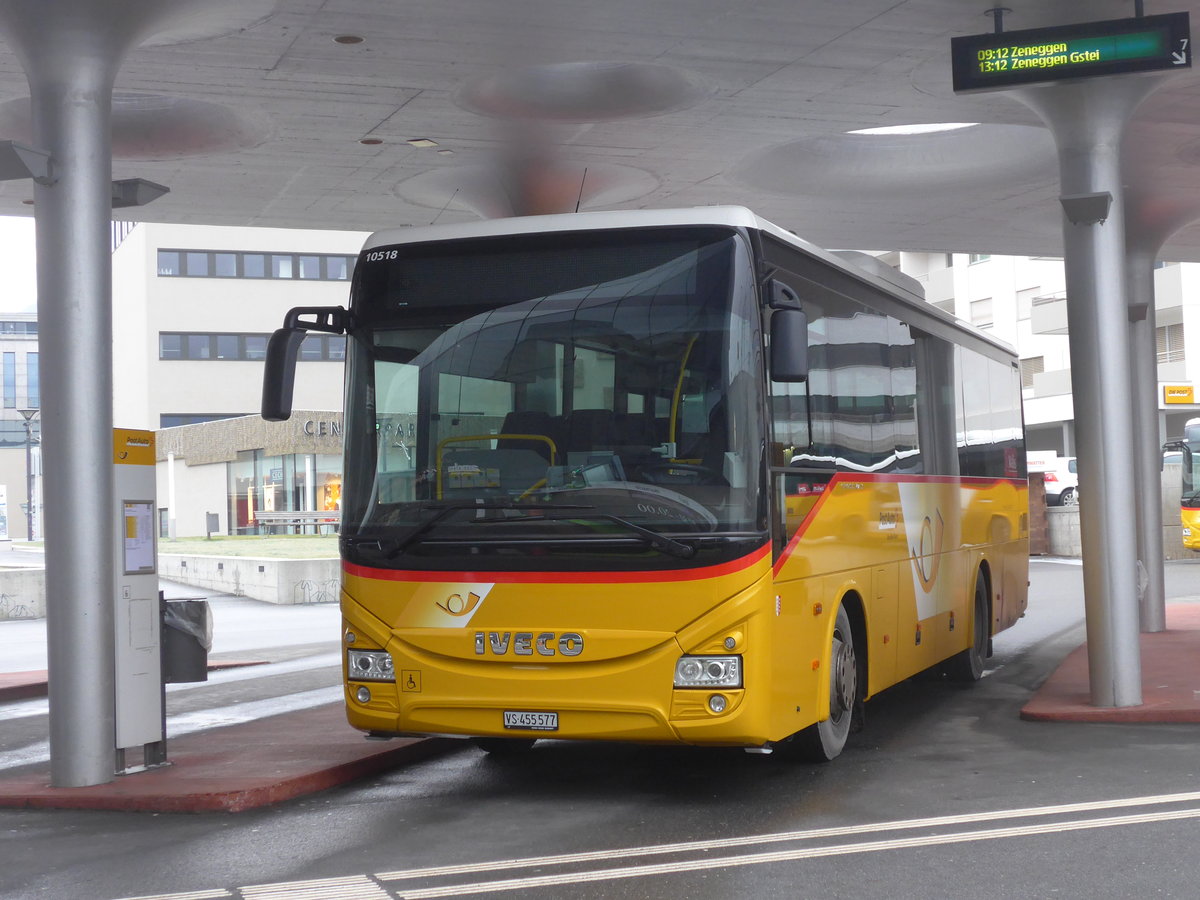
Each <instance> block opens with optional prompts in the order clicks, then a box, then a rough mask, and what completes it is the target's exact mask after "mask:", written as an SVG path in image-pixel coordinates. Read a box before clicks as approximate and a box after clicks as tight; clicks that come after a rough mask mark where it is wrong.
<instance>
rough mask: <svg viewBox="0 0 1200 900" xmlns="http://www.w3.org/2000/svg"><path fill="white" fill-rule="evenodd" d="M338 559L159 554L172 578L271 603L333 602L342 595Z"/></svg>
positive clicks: (161, 564)
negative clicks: (340, 593) (340, 592)
mask: <svg viewBox="0 0 1200 900" xmlns="http://www.w3.org/2000/svg"><path fill="white" fill-rule="evenodd" d="M340 571H341V562H340V560H337V559H254V558H252V557H246V556H176V555H170V554H159V557H158V574H159V575H160V576H161V577H163V578H165V579H167V580H168V581H176V582H179V583H180V584H188V585H192V586H194V587H199V588H205V589H207V590H210V591H219V592H220V593H223V594H233V595H235V596H238V597H249V598H251V599H253V600H263V601H265V602H267V603H280V604H292V603H329V602H333V601H336V600H337V599H338V597H339V584H340Z"/></svg>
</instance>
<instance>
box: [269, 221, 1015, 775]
mask: <svg viewBox="0 0 1200 900" xmlns="http://www.w3.org/2000/svg"><path fill="white" fill-rule="evenodd" d="M866 262H867V263H868V264H870V263H872V262H873V261H872V260H870V259H868V260H866ZM875 268H876V269H877V271H875V272H871V271H868V270H867V269H866V268H862V267H860V266H859V265H858V264H857V263H855V262H852V261H850V260H849V259H848V257H847V256H846V255H838V254H833V253H828V252H825V251H823V250H820V249H818V248H816V247H814V246H812V245H811V244H808V243H806V242H804V241H802V240H799V239H798V238H796V237H795V236H794V235H792V234H790V233H789V232H787V231H784V230H783V229H781V228H778V227H776V226H774V225H771V224H770V223H767V222H765V221H763V220H762V219H760V218H758V217H757V216H755V215H753V214H752V213H751V212H749V211H748V210H745V209H741V208H736V207H729V208H721V207H718V208H706V209H698V210H674V211H641V210H639V211H621V212H602V213H586V214H577V215H564V216H540V217H533V218H523V219H508V220H493V221H484V222H476V223H470V224H461V225H445V226H436V227H429V228H420V229H418V228H413V229H404V230H397V231H389V232H383V233H379V234H376V235H374V236H373V237H371V238H370V239H369V240H368V241H367V243H366V245H365V247H364V249H363V251H362V253H361V255H360V256H359V259H358V263H357V266H356V270H355V273H354V278H353V285H352V289H351V296H350V303H349V308H348V309H342V308H340V307H338V308H315V309H314V308H301V309H296V310H292V311H291V312H290V313H289V314H288V317H287V320H286V323H285V327H284V328H282V329H280V330H279V331H278V332H276V334H275V335H274V336H273V337H272V340H271V343H270V349H269V351H268V360H267V374H266V378H265V382H264V395H263V414H264V416H266V417H267V418H268V419H282V418H286V417H287V416H288V415H289V413H290V407H291V385H292V380H293V377H294V374H293V373H294V361H295V357H296V353H297V350H298V348H299V346H300V344H301V343H302V342H303V340H304V337H305V334H306V332H308V331H312V330H316V331H327V332H342V331H345V332H346V333H347V334H348V335H349V340H348V341H347V344H348V346H347V363H346V407H345V427H344V441H345V471H344V490H343V495H342V526H341V537H340V543H341V552H342V560H343V563H342V593H341V608H342V613H343V619H344V622H343V628H342V639H343V641H344V645H345V663H344V664H345V687H346V694H345V699H346V709H347V715H348V718H349V721H350V724H351V725H353V726H354V727H356V728H359V729H361V730H363V731H365V732H367V733H368V735H369V736H372V737H387V736H396V735H453V736H463V737H470V738H474V739H475V740H476V741H477V743H479V745H480V746H482V747H484V748H485V749H487V750H489V751H491V752H507V751H515V750H520V749H524V748H527V747H529V746H531V745H532V744H533V742H534V741H535V740H537V739H539V738H557V739H585V740H612V741H637V742H659V743H679V744H695V745H719V746H733V747H742V748H746V749H747V750H751V751H758V752H763V751H769V750H771V749H772V748H773V747H775V746H777V745H779V744H780V743H782V742H785V741H786V742H788V744H789V746H791V747H795V748H796V749H797V750H798V751H799V752H800V753H802V754H803V755H805V756H807V757H810V758H815V759H819V760H826V759H832V758H833V757H835V756H837V755H838V753H840V752H841V750H842V748H843V746H844V745H845V743H846V740H847V737H848V735H849V734H850V732H851V730H852V724H853V723H855V722H856V721H857V720H859V719H860V717H861V715H862V705H863V702H864V701H866V700H868V699H869V698H870V697H871V696H872V695H874V694H876V693H878V692H879V691H882V690H884V689H885V688H887V687H889V686H890V685H894V684H896V683H897V682H899V681H902V680H904V679H906V678H908V677H909V676H912V675H914V674H916V673H918V672H923V671H925V670H929V669H934V668H936V669H939V670H944V671H945V672H946V673H948V675H949V676H952V677H955V678H960V679H966V680H973V679H978V678H979V677H980V676H981V674H982V672H983V670H984V665H985V661H986V659H987V657H988V656H989V655H990V650H991V639H992V636H993V635H994V634H995V633H996V632H998V631H1000V630H1001V629H1003V628H1006V627H1008V626H1009V625H1011V624H1012V623H1013V622H1014V621H1016V619H1017V618H1019V617H1020V616H1021V614H1022V613H1023V611H1024V609H1025V603H1026V585H1027V570H1028V512H1027V482H1026V472H1025V468H1024V467H1025V452H1024V444H1023V427H1022V413H1021V401H1020V396H1021V395H1020V377H1019V371H1018V368H1017V360H1016V358H1015V356H1014V354H1013V352H1012V350H1011V349H1010V348H1009V347H1007V346H1006V345H1003V344H1001V343H999V342H997V341H996V340H994V339H993V338H991V337H990V336H988V335H987V334H985V333H983V332H980V331H978V330H975V329H972V328H970V327H968V326H965V325H963V324H962V323H960V322H958V321H957V320H955V319H954V318H953V317H951V316H949V315H947V314H945V313H943V312H942V311H940V310H938V309H936V308H934V307H933V306H931V305H929V304H927V303H925V302H924V301H923V299H922V298H921V296H920V288H919V285H917V283H916V282H915V281H913V280H912V279H907V278H906V276H902V275H899V273H894V272H893V274H892V275H890V276H889V275H888V272H891V271H892V270H890V267H886V266H882V265H879V264H877V263H875Z"/></svg>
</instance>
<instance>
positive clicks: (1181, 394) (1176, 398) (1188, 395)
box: [1163, 384, 1196, 403]
mask: <svg viewBox="0 0 1200 900" xmlns="http://www.w3.org/2000/svg"><path fill="white" fill-rule="evenodd" d="M1195 402H1196V389H1195V388H1194V387H1192V385H1190V384H1164V385H1163V403H1195Z"/></svg>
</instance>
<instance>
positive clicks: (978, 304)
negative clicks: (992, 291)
mask: <svg viewBox="0 0 1200 900" xmlns="http://www.w3.org/2000/svg"><path fill="white" fill-rule="evenodd" d="M971 324H972V325H975V326H977V327H979V328H987V327H989V326H990V325H991V324H992V298H991V297H988V298H987V299H986V300H972V301H971Z"/></svg>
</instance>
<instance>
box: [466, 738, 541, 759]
mask: <svg viewBox="0 0 1200 900" xmlns="http://www.w3.org/2000/svg"><path fill="white" fill-rule="evenodd" d="M471 741H472V742H473V743H474V744H475V746H476V747H478V748H479V749H480V750H482V751H484V752H485V753H487V754H488V755H489V756H516V755H518V754H520V753H526V752H528V751H529V750H532V749H533V745H534V743H535V742H536V741H537V738H486V737H477V738H471Z"/></svg>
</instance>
